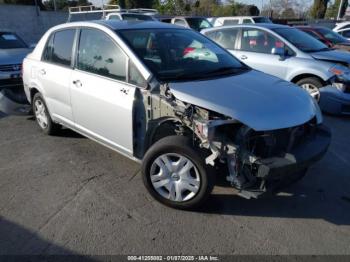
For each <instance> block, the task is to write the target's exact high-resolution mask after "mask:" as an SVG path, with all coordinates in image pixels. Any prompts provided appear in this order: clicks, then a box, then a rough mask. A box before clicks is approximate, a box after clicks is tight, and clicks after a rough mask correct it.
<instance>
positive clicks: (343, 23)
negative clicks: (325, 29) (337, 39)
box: [333, 21, 350, 32]
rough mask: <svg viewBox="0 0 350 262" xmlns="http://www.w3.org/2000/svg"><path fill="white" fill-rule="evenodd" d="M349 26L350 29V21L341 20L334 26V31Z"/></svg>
mask: <svg viewBox="0 0 350 262" xmlns="http://www.w3.org/2000/svg"><path fill="white" fill-rule="evenodd" d="M347 28H349V29H350V21H344V22H341V23H336V24H335V27H334V28H333V31H334V32H339V31H340V30H343V29H347Z"/></svg>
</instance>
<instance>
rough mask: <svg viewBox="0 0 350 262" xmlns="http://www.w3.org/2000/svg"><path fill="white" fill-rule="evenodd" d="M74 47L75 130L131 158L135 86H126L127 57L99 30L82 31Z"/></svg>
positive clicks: (73, 95) (72, 97) (73, 106)
mask: <svg viewBox="0 0 350 262" xmlns="http://www.w3.org/2000/svg"><path fill="white" fill-rule="evenodd" d="M77 48H78V50H77V56H76V57H77V58H76V59H77V61H76V68H75V70H74V72H73V74H72V78H71V85H70V86H71V100H72V108H73V114H74V120H75V124H76V128H77V129H79V130H80V131H81V132H83V133H85V134H86V135H88V136H90V137H93V138H95V139H96V140H98V141H101V142H103V143H105V144H107V145H109V146H110V147H113V148H114V149H117V150H118V151H120V152H122V153H125V154H127V155H132V153H133V128H132V112H133V101H134V94H135V89H136V87H135V86H134V85H132V84H129V83H127V72H128V69H127V67H128V57H127V56H126V55H125V53H124V52H123V51H122V49H121V48H120V47H119V46H118V45H117V43H116V42H115V41H114V40H113V39H112V38H110V36H109V35H107V34H106V33H105V32H103V31H101V30H98V29H87V28H86V29H82V30H81V32H80V38H79V44H78V47H77Z"/></svg>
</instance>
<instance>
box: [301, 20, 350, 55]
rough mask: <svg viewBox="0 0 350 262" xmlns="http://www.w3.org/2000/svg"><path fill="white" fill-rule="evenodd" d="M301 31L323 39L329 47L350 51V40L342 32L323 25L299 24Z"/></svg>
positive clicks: (320, 39)
mask: <svg viewBox="0 0 350 262" xmlns="http://www.w3.org/2000/svg"><path fill="white" fill-rule="evenodd" d="M296 28H298V29H299V30H301V31H304V32H305V33H307V34H309V35H311V36H312V37H314V38H316V39H317V40H319V41H321V42H322V43H324V44H325V45H327V46H328V47H331V48H334V49H340V50H345V51H350V40H348V39H346V38H345V37H343V36H341V35H340V34H338V33H336V32H334V31H332V30H331V29H329V28H327V27H322V26H297V27H296Z"/></svg>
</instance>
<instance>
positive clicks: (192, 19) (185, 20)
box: [162, 16, 213, 31]
mask: <svg viewBox="0 0 350 262" xmlns="http://www.w3.org/2000/svg"><path fill="white" fill-rule="evenodd" d="M162 22H165V23H171V24H174V25H179V26H183V27H186V28H191V29H193V30H195V31H201V30H202V29H206V28H211V27H213V25H212V24H211V23H210V22H209V21H208V19H207V18H206V17H203V16H176V17H173V18H171V19H169V18H165V19H162Z"/></svg>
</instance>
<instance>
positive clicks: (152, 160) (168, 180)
mask: <svg viewBox="0 0 350 262" xmlns="http://www.w3.org/2000/svg"><path fill="white" fill-rule="evenodd" d="M204 159H205V157H204V155H203V153H202V152H200V151H199V150H197V149H196V148H194V147H193V145H192V143H191V140H190V139H189V138H187V137H183V136H169V137H165V138H163V139H161V140H159V141H158V142H157V143H155V144H154V145H153V146H152V147H151V148H150V149H149V150H148V151H147V153H146V155H145V157H144V159H143V163H142V175H143V182H144V184H145V186H146V188H147V190H148V191H149V193H150V194H151V195H152V196H153V197H154V198H155V199H156V200H158V201H159V202H161V203H163V204H165V205H167V206H170V207H174V208H179V209H191V208H194V207H197V206H199V205H200V204H202V203H203V202H204V200H205V199H206V198H207V197H208V195H209V194H210V192H211V190H212V189H213V185H214V177H213V174H212V172H211V170H210V168H208V167H207V166H206V164H205V163H204Z"/></svg>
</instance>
